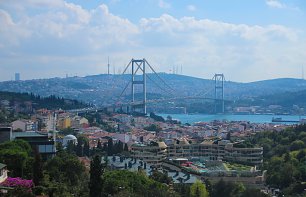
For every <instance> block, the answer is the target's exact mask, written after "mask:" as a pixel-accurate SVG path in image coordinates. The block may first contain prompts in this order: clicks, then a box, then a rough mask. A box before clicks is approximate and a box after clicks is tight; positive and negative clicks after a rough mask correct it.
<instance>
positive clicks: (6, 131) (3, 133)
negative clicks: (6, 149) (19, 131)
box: [0, 127, 13, 143]
mask: <svg viewBox="0 0 306 197" xmlns="http://www.w3.org/2000/svg"><path fill="white" fill-rule="evenodd" d="M12 133H13V131H12V127H0V143H3V142H6V141H10V140H11V139H12Z"/></svg>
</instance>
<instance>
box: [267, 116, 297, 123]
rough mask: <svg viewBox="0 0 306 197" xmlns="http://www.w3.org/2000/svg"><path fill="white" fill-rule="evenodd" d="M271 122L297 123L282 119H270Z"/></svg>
mask: <svg viewBox="0 0 306 197" xmlns="http://www.w3.org/2000/svg"><path fill="white" fill-rule="evenodd" d="M272 122H299V121H297V120H283V119H282V118H274V117H273V118H272Z"/></svg>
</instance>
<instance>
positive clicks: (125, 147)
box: [123, 143, 129, 152]
mask: <svg viewBox="0 0 306 197" xmlns="http://www.w3.org/2000/svg"><path fill="white" fill-rule="evenodd" d="M123 150H124V151H126V152H128V151H129V148H128V145H127V143H125V144H124V149H123Z"/></svg>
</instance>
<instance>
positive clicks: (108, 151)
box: [107, 138, 114, 156]
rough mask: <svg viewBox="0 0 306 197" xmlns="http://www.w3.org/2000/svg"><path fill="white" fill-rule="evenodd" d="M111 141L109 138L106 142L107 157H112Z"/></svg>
mask: <svg viewBox="0 0 306 197" xmlns="http://www.w3.org/2000/svg"><path fill="white" fill-rule="evenodd" d="M113 146H114V145H113V139H112V138H110V139H109V140H108V142H107V155H108V156H112V155H113V148H114V147H113Z"/></svg>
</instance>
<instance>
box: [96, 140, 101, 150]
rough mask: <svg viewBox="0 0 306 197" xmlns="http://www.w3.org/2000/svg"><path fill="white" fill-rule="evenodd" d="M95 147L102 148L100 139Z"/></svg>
mask: <svg viewBox="0 0 306 197" xmlns="http://www.w3.org/2000/svg"><path fill="white" fill-rule="evenodd" d="M97 148H98V149H102V144H101V141H100V140H98V144H97Z"/></svg>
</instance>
